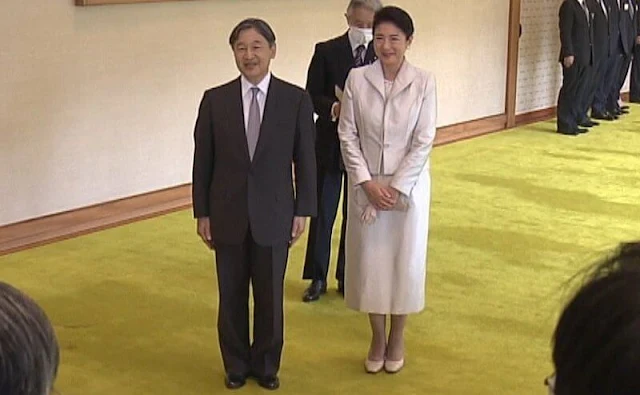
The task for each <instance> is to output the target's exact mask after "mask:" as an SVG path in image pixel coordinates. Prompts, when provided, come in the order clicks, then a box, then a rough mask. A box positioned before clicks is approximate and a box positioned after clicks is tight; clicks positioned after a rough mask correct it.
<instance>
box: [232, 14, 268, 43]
mask: <svg viewBox="0 0 640 395" xmlns="http://www.w3.org/2000/svg"><path fill="white" fill-rule="evenodd" d="M248 29H255V31H257V32H258V33H259V34H260V35H261V36H262V37H264V39H265V40H267V42H268V43H269V46H270V47H273V45H274V44H275V43H276V34H275V33H274V32H273V29H271V26H269V24H268V23H267V22H265V21H263V20H262V19H258V18H248V19H245V20H243V21H242V22H240V23H238V24H237V25H236V27H235V28H233V30H232V31H231V34H230V35H229V45H231V46H232V47H233V46H234V44H235V43H236V41H238V37H239V36H240V33H242V32H243V31H245V30H248Z"/></svg>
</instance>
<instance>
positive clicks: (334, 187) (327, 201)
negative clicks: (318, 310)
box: [302, 166, 348, 281]
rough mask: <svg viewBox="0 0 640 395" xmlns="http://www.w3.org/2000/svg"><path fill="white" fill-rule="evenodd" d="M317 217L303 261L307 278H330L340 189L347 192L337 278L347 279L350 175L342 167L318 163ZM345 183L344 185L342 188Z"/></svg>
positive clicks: (304, 275) (323, 279) (313, 219)
mask: <svg viewBox="0 0 640 395" xmlns="http://www.w3.org/2000/svg"><path fill="white" fill-rule="evenodd" d="M317 182H318V216H317V217H315V218H311V224H310V225H309V239H308V241H307V252H306V256H305V260H304V272H303V275H302V278H303V279H305V280H321V281H327V275H328V273H329V262H330V259H331V241H332V233H333V224H334V222H335V220H336V214H337V211H338V204H339V202H340V190H341V189H342V190H343V191H344V196H343V202H342V225H341V229H342V231H341V235H340V247H339V249H338V266H337V269H336V280H338V281H344V246H345V236H346V227H347V189H348V187H347V175H346V173H345V172H344V171H342V170H340V169H326V168H323V167H320V166H318V176H317ZM343 185H344V188H343V187H342V186H343Z"/></svg>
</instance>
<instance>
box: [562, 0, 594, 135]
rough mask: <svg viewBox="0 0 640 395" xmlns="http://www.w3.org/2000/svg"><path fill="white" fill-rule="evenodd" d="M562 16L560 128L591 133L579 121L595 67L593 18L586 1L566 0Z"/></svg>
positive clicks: (567, 132)
mask: <svg viewBox="0 0 640 395" xmlns="http://www.w3.org/2000/svg"><path fill="white" fill-rule="evenodd" d="M559 19H560V24H559V25H560V43H561V49H560V64H561V65H562V75H563V80H562V88H560V94H559V95H558V120H557V127H558V129H557V131H558V133H561V134H566V135H572V136H576V135H578V134H580V133H586V132H587V129H582V128H579V127H578V124H579V122H580V121H583V120H582V119H580V118H581V117H582V113H583V112H584V103H585V102H586V99H585V96H587V93H588V87H589V81H590V78H591V77H590V76H591V72H592V71H591V70H592V68H593V46H592V38H593V34H592V33H593V30H592V28H591V25H592V20H591V13H590V12H589V9H588V8H587V4H586V0H564V1H563V3H562V5H561V6H560V13H559ZM582 126H592V125H591V124H584V125H582Z"/></svg>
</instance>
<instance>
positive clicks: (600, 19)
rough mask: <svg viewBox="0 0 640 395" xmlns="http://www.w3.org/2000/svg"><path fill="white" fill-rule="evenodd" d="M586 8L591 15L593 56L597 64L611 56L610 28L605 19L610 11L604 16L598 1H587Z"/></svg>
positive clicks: (607, 20)
mask: <svg viewBox="0 0 640 395" xmlns="http://www.w3.org/2000/svg"><path fill="white" fill-rule="evenodd" d="M587 6H588V7H589V11H590V12H591V15H593V56H594V60H595V61H596V62H599V61H602V60H604V59H606V58H608V57H609V56H611V55H612V52H611V48H610V38H609V34H610V30H611V29H612V26H611V25H610V24H609V18H607V14H609V13H610V11H609V10H607V14H605V13H604V11H603V10H602V6H601V5H600V1H599V0H587ZM605 6H606V4H605Z"/></svg>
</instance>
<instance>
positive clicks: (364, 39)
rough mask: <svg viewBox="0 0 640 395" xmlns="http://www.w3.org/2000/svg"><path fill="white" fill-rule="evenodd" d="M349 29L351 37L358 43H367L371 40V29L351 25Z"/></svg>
mask: <svg viewBox="0 0 640 395" xmlns="http://www.w3.org/2000/svg"><path fill="white" fill-rule="evenodd" d="M349 30H351V35H352V37H353V38H354V39H355V40H356V41H357V42H358V43H360V44H364V45H369V43H370V42H371V40H373V29H365V28H361V27H354V26H351V27H350V28H349Z"/></svg>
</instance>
